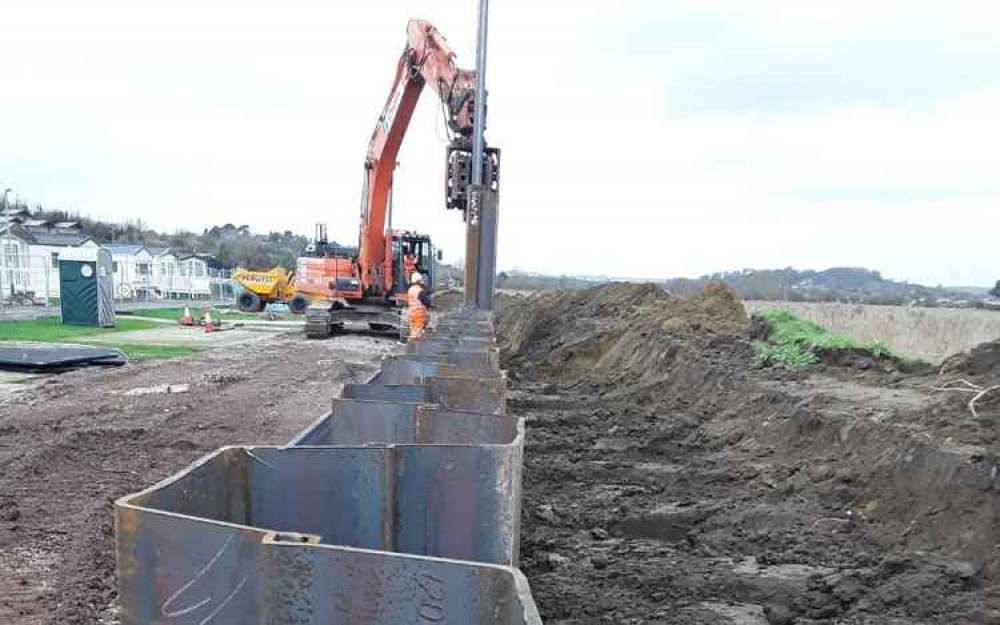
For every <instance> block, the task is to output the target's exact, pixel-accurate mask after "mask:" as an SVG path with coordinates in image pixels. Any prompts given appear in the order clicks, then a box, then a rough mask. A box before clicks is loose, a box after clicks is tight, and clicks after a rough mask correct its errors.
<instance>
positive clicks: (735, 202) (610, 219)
mask: <svg viewBox="0 0 1000 625" xmlns="http://www.w3.org/2000/svg"><path fill="white" fill-rule="evenodd" d="M475 4H476V3H474V2H464V3H457V2H454V1H452V0H447V1H446V0H426V1H425V2H412V1H409V2H404V1H403V0H379V1H375V0H370V1H369V2H365V3H350V4H345V3H329V2H312V1H309V0H292V1H287V2H282V3H274V2H238V3H237V2H229V1H221V0H215V1H211V2H210V1H199V2H194V1H190V0H185V1H175V2H169V3H168V2H160V1H149V0H146V1H141V0H136V1H132V2H112V1H108V0H105V1H103V2H99V1H92V2H87V3H78V2H70V1H68V0H67V1H51V0H50V1H44V0H43V1H39V0H30V1H29V0H13V1H8V2H7V3H5V7H4V20H5V25H4V36H3V38H2V39H0V76H3V77H4V78H3V80H2V81H0V183H4V184H7V185H11V186H14V187H15V189H16V190H17V191H18V192H19V193H20V194H21V195H22V196H24V197H26V198H28V199H31V200H35V201H40V202H44V203H46V204H52V205H56V206H72V207H74V208H76V209H79V210H81V211H83V212H85V213H90V214H94V215H100V216H106V217H112V218H119V219H123V218H133V219H134V218H141V219H143V220H144V221H145V222H147V223H151V224H154V225H156V226H159V227H162V228H168V229H173V228H178V227H184V228H191V229H199V228H201V227H204V226H206V225H210V224H212V223H219V222H225V221H230V222H239V223H249V224H251V225H253V226H254V227H255V228H258V229H286V228H290V229H294V230H297V231H300V232H305V233H308V232H311V231H312V225H313V224H314V223H317V222H327V223H329V224H330V230H331V234H332V235H333V236H334V237H336V238H339V239H341V240H344V241H353V239H354V238H355V237H356V231H357V221H358V203H359V199H360V193H361V184H360V183H361V172H362V163H363V160H364V150H365V147H366V146H367V140H368V136H369V134H370V132H371V129H372V127H373V126H374V122H375V119H376V117H377V115H378V112H379V110H380V107H381V105H382V103H383V102H384V100H385V97H386V94H387V91H388V88H389V85H390V81H391V78H392V71H393V67H394V64H395V62H396V59H397V57H398V54H399V52H400V51H401V49H402V46H403V43H404V37H405V25H406V20H407V18H409V17H411V16H412V17H423V18H427V19H430V20H431V21H432V22H434V23H435V24H436V25H437V26H438V27H439V29H440V30H441V31H442V32H444V33H445V34H446V35H447V36H448V37H449V41H450V43H451V44H452V45H453V47H454V48H455V49H456V50H457V51H458V53H459V55H460V59H459V60H460V63H461V64H463V65H466V66H469V65H471V63H472V53H473V49H474V41H473V37H474V32H475V29H474V26H475V13H474V11H475ZM492 4H493V7H492V9H493V19H492V23H491V26H492V31H491V40H490V44H491V48H490V71H489V84H490V90H491V94H492V95H491V101H490V115H491V118H490V133H489V134H490V138H491V140H492V141H493V142H494V143H496V144H497V145H499V146H500V147H501V148H502V149H503V151H504V160H503V168H502V181H503V182H502V205H501V210H502V217H501V237H502V238H501V249H500V264H501V265H502V266H506V267H509V266H515V265H516V266H521V267H526V268H535V269H544V270H550V271H560V272H562V271H564V272H571V273H601V274H616V275H630V276H646V277H656V276H667V275H678V274H681V275H693V274H699V273H703V272H709V271H714V270H719V269H732V268H740V267H746V266H760V267H763V266H787V265H795V266H800V267H807V266H808V267H824V266H829V265H868V266H871V267H874V268H879V269H883V270H884V271H885V272H886V273H887V274H889V275H891V276H893V277H898V278H909V279H911V280H924V281H928V282H963V283H976V282H978V283H987V282H992V281H993V280H995V279H996V278H997V277H1000V276H995V273H996V269H995V266H996V263H995V260H996V254H995V252H994V251H993V250H994V249H995V244H993V240H994V239H995V237H991V236H990V233H991V232H996V231H997V230H998V228H997V226H1000V218H998V215H1000V211H996V210H994V209H993V207H994V206H996V204H997V200H998V199H1000V189H998V188H997V183H996V180H998V174H1000V165H998V161H997V159H996V158H995V157H994V156H993V152H994V151H995V147H994V146H996V145H998V142H1000V125H998V124H997V123H996V122H995V121H994V117H995V111H996V110H998V106H1000V84H998V81H997V77H996V73H995V72H994V71H993V68H994V67H995V61H996V60H997V56H998V54H1000V44H997V43H994V39H995V38H994V36H993V33H992V30H993V29H992V26H991V25H995V24H996V23H997V19H996V18H997V17H1000V14H998V13H1000V8H997V5H996V4H995V3H985V2H983V3H977V2H967V3H961V2H959V3H947V5H944V4H942V3H936V2H933V3H932V2H912V1H910V2H866V3H835V4H836V6H834V4H830V3H827V4H823V3H796V2H784V1H781V2H778V1H774V2H753V3H748V2H743V1H740V2H736V1H730V2H689V3H681V2H670V3H663V2H654V1H651V0H650V1H642V0H625V1H623V2H617V3H615V2H596V1H594V2H576V3H573V5H572V6H573V8H572V9H569V8H568V7H567V4H566V3H562V2H553V3H541V2H526V1H523V0H506V1H505V2H494V3H492ZM935 59H937V60H936V61H935ZM442 134H443V132H442V130H441V128H440V122H439V112H438V108H437V104H436V103H435V102H434V101H433V95H432V94H430V93H428V94H427V96H426V97H425V100H424V101H423V102H422V103H421V105H420V107H419V109H418V111H417V115H416V116H415V118H414V120H413V124H412V127H411V131H410V134H409V136H408V138H407V143H406V145H405V146H404V148H403V151H402V154H401V157H400V162H401V167H400V170H399V171H398V174H397V178H396V183H397V184H396V196H395V199H396V209H397V211H396V212H397V215H396V225H398V226H401V227H411V228H417V229H420V230H423V231H426V232H429V233H431V234H432V235H433V236H434V237H435V238H436V240H437V241H438V242H439V244H441V245H442V247H444V248H445V250H446V252H447V253H448V255H449V256H450V257H452V258H454V257H455V256H456V255H457V254H459V253H460V252H461V251H462V249H461V248H462V245H463V243H462V241H463V239H462V226H461V222H460V219H459V218H458V216H457V215H455V214H450V213H448V212H446V211H445V210H444V209H443V201H442V182H443V180H442V178H443V153H444V143H443V141H442ZM991 261H992V264H991Z"/></svg>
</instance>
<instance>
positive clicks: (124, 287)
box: [103, 243, 153, 299]
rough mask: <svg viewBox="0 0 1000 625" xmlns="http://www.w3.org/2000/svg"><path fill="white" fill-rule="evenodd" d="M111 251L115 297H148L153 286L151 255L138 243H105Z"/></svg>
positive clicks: (105, 246)
mask: <svg viewBox="0 0 1000 625" xmlns="http://www.w3.org/2000/svg"><path fill="white" fill-rule="evenodd" d="M103 247H104V249H106V250H108V251H110V252H111V267H112V271H113V272H114V279H115V280H114V282H115V297H116V298H121V299H133V298H139V299H142V298H148V297H150V296H151V295H153V293H152V287H153V280H152V278H153V276H152V273H153V255H152V254H150V253H149V250H147V249H146V246H145V245H142V244H139V243H106V244H105V245H104V246H103Z"/></svg>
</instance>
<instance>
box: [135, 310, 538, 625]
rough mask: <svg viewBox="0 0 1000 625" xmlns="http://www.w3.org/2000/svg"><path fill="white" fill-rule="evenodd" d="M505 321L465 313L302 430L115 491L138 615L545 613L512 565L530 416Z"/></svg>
mask: <svg viewBox="0 0 1000 625" xmlns="http://www.w3.org/2000/svg"><path fill="white" fill-rule="evenodd" d="M489 320H490V317H489V316H488V315H482V314H480V313H478V312H475V311H470V312H469V313H465V314H462V315H456V316H454V317H452V318H450V319H449V320H448V322H447V323H445V324H443V326H442V327H440V328H438V329H437V330H432V331H431V332H429V333H428V336H427V339H428V340H427V343H426V345H427V347H423V348H420V347H414V344H411V346H410V347H409V350H410V352H411V353H408V354H405V355H403V356H399V357H393V358H390V359H388V360H387V361H385V362H383V366H382V370H381V371H379V372H378V373H376V374H374V375H373V376H372V378H371V379H370V380H369V382H370V384H369V385H367V386H368V388H367V389H362V388H361V387H363V386H365V385H347V386H346V387H345V389H344V393H343V397H342V398H340V399H337V400H334V403H333V406H332V410H331V412H330V413H328V414H327V415H324V416H323V417H321V418H320V419H318V420H317V421H316V422H314V423H313V424H312V425H311V426H310V427H309V428H307V429H306V430H305V431H303V432H302V433H300V434H299V435H298V436H296V437H295V438H294V439H293V440H292V441H291V442H290V443H289V444H288V445H286V446H283V447H279V446H238V447H227V448H223V449H220V450H218V451H217V452H215V453H213V454H210V455H208V456H206V457H205V458H203V459H201V460H199V461H198V462H196V463H194V464H192V465H191V466H190V467H188V468H187V469H185V470H184V471H182V472H181V473H178V474H176V475H175V476H173V477H171V478H168V479H167V480H164V481H163V482H160V483H159V484H156V485H154V486H153V487H151V488H149V489H147V490H145V491H142V492H140V493H137V494H134V495H131V496H128V497H124V498H122V499H120V500H119V501H117V502H116V504H115V513H116V527H117V550H118V571H119V596H120V599H119V601H120V605H121V622H122V625H138V624H140V623H142V624H146V623H156V624H166V623H169V624H171V625H194V624H196V623H200V624H205V623H212V624H218V623H222V624H230V623H231V624H232V625H264V624H267V625H291V624H293V623H294V624H298V625H307V624H308V625H313V624H314V625H321V624H322V625H335V624H336V625H339V624H341V623H343V624H345V625H348V624H349V625H356V624H357V625H360V624H372V625H389V624H395V623H408V622H413V623H449V624H455V625H458V624H463V625H472V624H477V623H482V624H484V625H492V624H494V623H496V624H504V625H507V624H510V625H521V624H523V625H541V619H540V617H539V615H538V612H537V610H536V608H535V605H534V601H533V599H532V597H531V592H530V588H529V586H528V583H527V580H526V579H525V578H524V576H523V575H522V574H521V573H520V571H518V570H517V569H516V568H512V567H513V566H516V564H517V561H518V550H519V535H520V505H521V488H522V487H521V479H522V466H523V445H524V424H523V421H521V420H516V419H514V418H512V417H510V416H508V415H505V414H504V413H505V410H504V402H505V395H506V393H505V388H506V386H505V382H506V377H505V375H504V374H503V373H502V372H501V371H500V370H499V366H498V365H499V353H498V351H497V350H496V349H495V342H493V341H492V326H491V324H490V323H489ZM456 337H464V338H462V339H461V340H456ZM470 337H471V339H470ZM416 345H419V344H416ZM417 351H423V352H426V353H413V352H417ZM404 400H405V401H404Z"/></svg>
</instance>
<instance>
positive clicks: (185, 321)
mask: <svg viewBox="0 0 1000 625" xmlns="http://www.w3.org/2000/svg"><path fill="white" fill-rule="evenodd" d="M180 324H181V325H182V326H193V325H194V317H192V316H191V307H190V306H185V307H184V316H183V317H181V321H180Z"/></svg>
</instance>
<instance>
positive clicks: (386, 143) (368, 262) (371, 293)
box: [295, 20, 499, 338]
mask: <svg viewBox="0 0 1000 625" xmlns="http://www.w3.org/2000/svg"><path fill="white" fill-rule="evenodd" d="M425 86H430V87H431V88H432V89H433V90H434V91H435V92H436V93H437V95H438V97H439V98H440V100H441V105H442V110H443V113H444V117H445V121H446V122H447V127H448V129H449V131H450V134H451V135H452V140H451V144H450V145H449V146H448V151H447V176H446V181H445V194H446V206H447V208H455V209H460V210H463V211H464V210H465V208H466V207H467V204H468V197H467V196H468V191H467V187H468V180H469V177H470V171H471V160H472V151H471V143H472V141H471V135H472V131H473V110H474V108H473V106H474V99H475V89H476V74H475V72H474V71H469V70H463V69H459V68H458V67H457V65H456V64H455V54H454V52H452V50H451V48H450V47H449V46H448V42H447V41H446V40H445V38H444V36H442V35H441V33H439V32H438V30H437V29H436V28H434V27H433V26H432V25H431V24H429V23H428V22H425V21H420V20H411V21H410V23H409V24H408V25H407V45H406V48H405V49H404V50H403V54H402V56H401V57H400V59H399V63H398V65H397V68H396V76H395V79H394V81H393V84H392V90H391V92H390V94H389V99H388V100H387V101H386V104H385V108H384V109H383V110H382V114H381V115H380V116H379V119H378V124H377V125H376V126H375V131H374V132H373V133H372V137H371V141H370V143H369V144H368V155H367V158H366V159H365V172H364V186H363V193H362V200H361V235H360V241H359V244H358V247H357V249H350V248H337V247H333V246H329V245H328V244H327V242H326V241H325V237H323V239H324V240H317V242H316V244H315V247H314V252H313V254H312V255H311V256H306V257H302V258H299V259H298V262H297V266H296V284H295V285H296V288H297V289H298V291H299V292H300V293H305V294H307V295H308V296H309V297H310V299H311V300H312V302H313V303H312V304H311V305H310V306H309V308H308V309H307V310H306V335H307V336H309V337H310V338H322V337H327V336H330V334H332V333H333V332H336V331H338V330H341V329H343V327H344V324H345V323H347V322H363V323H367V324H368V325H369V327H371V328H372V329H374V330H398V329H399V328H400V327H401V325H402V318H403V315H402V314H401V309H402V307H403V306H404V305H405V302H406V289H407V287H408V286H409V285H408V281H409V276H410V274H411V273H413V272H414V271H418V272H420V273H421V274H424V275H425V276H427V277H428V279H427V281H426V283H427V285H428V286H429V287H430V286H431V285H433V279H432V278H433V271H434V260H435V258H437V259H440V253H438V254H437V255H435V253H434V248H433V246H432V244H431V239H430V237H429V236H427V235H424V234H417V233H415V232H408V231H399V230H392V229H391V228H390V229H387V228H386V224H387V221H388V220H389V217H390V212H391V205H392V180H393V173H394V171H395V169H396V157H397V155H398V154H399V149H400V147H401V145H402V143H403V138H404V137H405V135H406V130H407V128H408V127H409V125H410V120H411V118H412V117H413V111H414V109H415V108H416V105H417V101H418V100H419V99H420V95H421V93H422V92H423V90H424V87H425ZM486 158H487V160H488V168H487V169H488V172H489V174H488V175H489V176H490V178H489V179H490V180H491V181H492V183H493V184H496V179H497V175H496V171H497V169H498V168H497V164H498V162H499V153H498V151H496V150H490V151H489V152H488V155H487V157H486Z"/></svg>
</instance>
